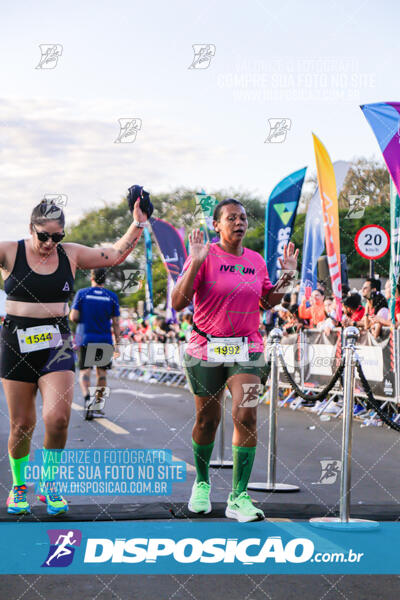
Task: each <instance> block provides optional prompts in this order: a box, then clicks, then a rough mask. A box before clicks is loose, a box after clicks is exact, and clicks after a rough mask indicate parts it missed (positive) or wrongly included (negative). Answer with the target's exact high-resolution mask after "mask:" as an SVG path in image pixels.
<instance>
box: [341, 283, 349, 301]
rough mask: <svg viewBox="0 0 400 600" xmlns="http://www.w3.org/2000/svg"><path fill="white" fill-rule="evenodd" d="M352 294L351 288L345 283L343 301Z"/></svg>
mask: <svg viewBox="0 0 400 600" xmlns="http://www.w3.org/2000/svg"><path fill="white" fill-rule="evenodd" d="M349 293H350V288H349V286H348V285H346V284H345V283H344V284H343V285H342V300H344V299H345V298H347V296H348V295H349Z"/></svg>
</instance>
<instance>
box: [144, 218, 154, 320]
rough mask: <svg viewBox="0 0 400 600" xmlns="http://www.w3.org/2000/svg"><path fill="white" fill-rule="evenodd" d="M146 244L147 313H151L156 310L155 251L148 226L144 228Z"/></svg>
mask: <svg viewBox="0 0 400 600" xmlns="http://www.w3.org/2000/svg"><path fill="white" fill-rule="evenodd" d="M143 234H144V245H145V249H146V288H145V294H146V315H151V314H153V312H154V303H153V272H152V266H153V251H152V247H151V235H150V232H149V230H148V229H147V227H145V228H144V229H143Z"/></svg>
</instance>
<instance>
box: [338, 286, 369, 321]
mask: <svg viewBox="0 0 400 600" xmlns="http://www.w3.org/2000/svg"><path fill="white" fill-rule="evenodd" d="M343 313H344V314H343V316H342V325H343V327H349V326H350V325H355V326H356V327H360V326H361V325H362V319H363V317H364V315H365V308H364V307H363V305H362V304H361V296H360V294H358V293H357V292H356V293H353V294H349V295H348V296H347V298H346V299H345V300H344V302H343Z"/></svg>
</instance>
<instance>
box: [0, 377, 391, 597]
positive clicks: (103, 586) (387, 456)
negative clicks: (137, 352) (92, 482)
mask: <svg viewBox="0 0 400 600" xmlns="http://www.w3.org/2000/svg"><path fill="white" fill-rule="evenodd" d="M109 384H110V387H111V394H110V398H109V399H108V401H107V404H106V407H105V411H106V418H105V419H98V420H95V421H92V422H86V421H84V420H83V416H82V410H81V406H82V400H81V395H80V391H79V387H78V386H76V394H75V399H74V406H73V410H72V418H71V423H70V430H69V439H68V444H67V448H81V449H83V448H108V449H123V448H162V449H170V450H171V451H172V453H173V455H174V456H175V457H176V458H177V459H179V460H183V461H185V462H186V463H187V468H188V473H187V480H186V481H185V482H183V483H176V484H174V486H173V493H172V494H171V495H170V496H169V497H168V498H165V497H151V498H149V497H135V498H134V502H135V504H141V505H143V508H145V509H146V510H147V518H151V516H152V511H153V509H154V512H155V514H156V512H157V510H156V509H157V507H159V506H160V504H161V503H164V505H165V503H166V504H167V505H170V506H171V507H183V506H185V503H186V501H187V499H188V496H189V494H190V488H191V486H192V483H193V479H194V471H193V467H192V465H193V458H192V452H191V428H192V424H193V402H192V398H191V396H190V394H189V392H188V391H187V390H184V389H181V388H174V387H168V386H164V385H157V384H145V383H138V382H131V381H128V380H126V379H125V380H118V379H116V378H114V377H110V378H109ZM37 402H38V424H37V427H36V431H35V434H34V438H33V444H32V447H33V448H41V447H42V441H43V424H42V422H41V419H40V403H41V401H40V397H39V398H38V400H37ZM0 411H1V415H2V419H1V420H0V448H3V451H2V452H0V494H1V498H0V502H1V505H2V506H3V507H4V504H5V500H6V497H7V494H8V491H9V489H10V471H9V465H8V459H7V452H6V448H7V435H8V419H7V408H6V404H5V399H4V394H3V392H2V390H1V392H0ZM341 424H342V422H341V420H336V419H331V420H330V421H329V422H326V421H321V420H320V419H319V418H318V417H317V416H316V415H315V414H312V413H304V412H299V411H291V410H290V409H287V408H285V409H281V410H280V414H279V425H278V464H277V480H278V481H279V482H286V483H292V484H296V485H298V486H299V487H300V491H299V492H298V493H294V494H280V495H277V494H271V493H265V492H252V496H253V498H254V499H255V500H256V501H257V502H260V503H261V504H262V505H263V508H264V509H265V510H266V514H267V516H269V517H271V518H272V519H273V518H274V516H276V515H277V514H278V509H279V516H280V517H285V518H288V519H299V518H303V519H307V518H308V516H310V510H311V512H312V511H314V513H315V512H316V513H317V514H327V511H328V510H329V508H332V507H334V506H335V505H336V506H337V502H338V497H339V480H338V478H337V480H336V482H335V483H330V484H327V483H323V471H322V468H321V462H320V461H321V460H329V461H330V462H331V463H332V462H334V461H337V460H339V459H340V446H341ZM267 425H268V407H266V406H261V407H260V409H259V446H258V450H257V456H256V461H255V467H254V471H253V478H252V479H253V481H254V480H257V481H265V479H266V457H267ZM231 432H232V424H231V420H230V417H229V406H228V410H227V420H226V444H225V452H226V455H227V457H229V455H230V436H231ZM399 442H400V436H399V434H398V433H396V432H393V431H389V430H387V429H386V428H375V427H369V428H361V427H360V426H359V424H355V427H354V436H353V473H352V505H353V511H355V510H364V511H367V512H368V511H375V513H374V514H375V518H377V519H379V518H382V519H383V518H390V519H391V520H395V519H397V517H398V513H397V507H398V506H399V498H400V478H399V476H398V469H399ZM211 476H212V500H213V501H214V503H215V506H216V507H221V511H220V512H218V511H217V512H216V514H213V513H211V515H210V518H214V519H220V518H223V517H222V514H223V503H224V502H225V501H226V497H227V495H228V492H229V489H230V480H231V470H228V469H227V470H221V469H218V470H212V475H211ZM31 500H32V507H33V512H34V513H36V515H37V518H39V519H40V518H41V517H42V516H44V514H45V513H44V512H43V508H42V507H39V506H38V504H37V503H35V501H34V500H33V493H32V497H31ZM129 502H132V499H131V498H127V497H124V496H120V497H117V496H113V497H109V496H108V497H96V498H94V497H82V496H80V497H78V496H72V497H70V506H71V508H70V516H72V518H73V515H74V511H75V512H76V516H75V518H76V519H77V520H83V519H84V518H87V519H90V520H93V519H94V518H96V516H97V515H99V514H100V513H102V514H103V517H102V518H107V516H106V517H104V513H106V514H107V508H108V512H109V514H111V516H112V514H115V515H116V514H117V513H118V511H119V510H121V511H122V517H121V515H119V517H118V518H130V516H129V514H128V516H126V515H127V513H126V511H125V512H124V510H123V507H124V506H125V507H126V504H127V503H129ZM104 507H106V511H105V510H104ZM268 507H270V509H271V510H270V514H268ZM310 507H311V509H310ZM385 511H387V512H385ZM385 514H386V517H385ZM82 515H83V516H82ZM85 515H86V517H85ZM124 515H125V516H124ZM387 515H391V516H389V517H388V516H387ZM0 518H2V519H6V520H7V516H6V511H5V508H2V509H1V510H0ZM97 518H98V517H97ZM0 527H1V525H0ZM22 527H23V524H21V534H22ZM2 543H5V540H4V539H3V541H2ZM27 543H29V541H28V540H27ZM0 590H1V596H0V598H1V599H3V598H7V600H14V599H15V600H17V599H20V598H29V599H30V598H42V599H43V598H45V599H46V600H47V599H49V600H50V598H52V599H54V600H56V599H57V600H63V599H64V598H68V600H75V598H79V599H81V598H82V597H85V598H88V599H91V598H93V599H95V598H96V600H102V599H103V598H104V599H106V598H107V599H108V598H129V599H136V598H138V599H139V598H140V600H147V599H152V600H153V599H157V600H158V599H163V600H164V599H166V598H168V599H171V600H172V599H174V600H179V599H180V598H182V599H187V598H192V599H194V600H204V599H205V598H208V597H211V598H218V599H219V598H225V597H229V598H231V599H232V600H236V598H237V599H239V598H240V599H241V600H258V599H259V598H260V599H265V598H270V599H271V600H275V599H281V598H282V599H283V598H287V599H291V598H298V596H299V595H301V594H302V593H303V594H304V595H306V596H307V598H309V599H310V600H313V599H314V598H315V599H320V600H322V598H323V599H324V600H325V599H327V600H330V599H331V598H341V599H343V598H344V599H350V598H357V600H359V599H360V600H361V599H363V598H385V599H386V598H388V599H392V598H393V599H394V598H397V597H399V593H400V579H399V578H398V577H397V576H379V577H378V576H325V575H318V576H311V575H310V576H278V575H275V576H271V575H266V576H251V577H249V576H247V575H240V576H239V575H238V576H229V577H227V576H209V575H207V576H204V575H192V576H175V575H171V576H164V575H154V576H122V575H120V576H109V575H98V576H80V575H69V576H67V577H64V576H59V575H53V576H42V575H41V576H39V575H29V576H26V575H24V576H2V577H0Z"/></svg>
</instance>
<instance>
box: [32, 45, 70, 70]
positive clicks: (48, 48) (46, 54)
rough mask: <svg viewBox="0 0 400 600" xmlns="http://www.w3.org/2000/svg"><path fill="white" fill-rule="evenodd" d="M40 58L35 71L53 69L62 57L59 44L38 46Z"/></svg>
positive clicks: (61, 48)
mask: <svg viewBox="0 0 400 600" xmlns="http://www.w3.org/2000/svg"><path fill="white" fill-rule="evenodd" d="M39 48H40V53H41V57H40V60H39V64H38V65H37V67H36V69H55V68H56V66H57V63H58V59H59V58H60V56H61V55H62V52H63V47H62V46H61V44H39Z"/></svg>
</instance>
